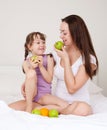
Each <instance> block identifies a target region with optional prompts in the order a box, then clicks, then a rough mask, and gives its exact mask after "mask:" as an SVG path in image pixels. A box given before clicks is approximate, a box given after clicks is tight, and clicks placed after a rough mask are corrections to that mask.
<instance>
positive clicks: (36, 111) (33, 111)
mask: <svg viewBox="0 0 107 130" xmlns="http://www.w3.org/2000/svg"><path fill="white" fill-rule="evenodd" d="M32 114H36V115H40V114H41V112H40V110H39V109H33V110H32Z"/></svg>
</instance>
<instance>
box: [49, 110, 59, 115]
mask: <svg viewBox="0 0 107 130" xmlns="http://www.w3.org/2000/svg"><path fill="white" fill-rule="evenodd" d="M49 117H58V111H57V110H56V109H51V110H49Z"/></svg>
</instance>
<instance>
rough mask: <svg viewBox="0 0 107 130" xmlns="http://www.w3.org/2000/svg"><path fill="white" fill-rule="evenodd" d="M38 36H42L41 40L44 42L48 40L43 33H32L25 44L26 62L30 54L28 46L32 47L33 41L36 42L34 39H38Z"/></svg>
mask: <svg viewBox="0 0 107 130" xmlns="http://www.w3.org/2000/svg"><path fill="white" fill-rule="evenodd" d="M38 35H39V36H40V39H42V40H44V41H45V40H46V36H45V34H43V33H41V32H32V33H30V34H28V35H27V37H26V42H25V44H24V47H25V55H24V56H25V60H26V58H27V56H28V54H29V52H30V50H29V48H28V45H30V46H31V45H32V43H33V41H34V37H37V36H38Z"/></svg>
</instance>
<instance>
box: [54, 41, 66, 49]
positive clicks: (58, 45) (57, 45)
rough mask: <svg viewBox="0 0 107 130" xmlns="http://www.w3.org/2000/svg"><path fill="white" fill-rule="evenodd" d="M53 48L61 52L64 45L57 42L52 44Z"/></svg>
mask: <svg viewBox="0 0 107 130" xmlns="http://www.w3.org/2000/svg"><path fill="white" fill-rule="evenodd" d="M54 46H55V48H56V49H58V50H62V47H63V46H64V43H63V42H62V41H57V42H56V43H55V44H54Z"/></svg>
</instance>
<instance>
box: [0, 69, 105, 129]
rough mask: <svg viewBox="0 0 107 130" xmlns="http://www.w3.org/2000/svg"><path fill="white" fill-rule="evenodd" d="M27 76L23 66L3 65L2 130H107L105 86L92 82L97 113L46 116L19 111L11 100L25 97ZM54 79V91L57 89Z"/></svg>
mask: <svg viewBox="0 0 107 130" xmlns="http://www.w3.org/2000/svg"><path fill="white" fill-rule="evenodd" d="M23 81H24V75H23V73H22V70H21V68H20V67H0V130H80V129H82V128H83V130H84V129H86V130H107V97H105V96H103V95H102V89H101V88H100V87H98V86H96V85H95V84H93V83H92V82H88V83H89V84H88V85H89V91H90V96H91V104H92V108H93V112H94V114H93V115H90V116H87V117H81V116H75V115H60V116H59V117H58V118H49V117H42V116H38V115H33V114H29V113H27V112H22V111H15V110H13V109H11V108H9V107H8V105H7V104H8V103H10V102H13V101H16V100H20V99H22V95H21V93H20V86H21V84H22V82H23ZM54 86H55V81H54V82H53V92H54V89H55V87H54Z"/></svg>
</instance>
